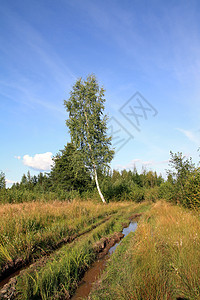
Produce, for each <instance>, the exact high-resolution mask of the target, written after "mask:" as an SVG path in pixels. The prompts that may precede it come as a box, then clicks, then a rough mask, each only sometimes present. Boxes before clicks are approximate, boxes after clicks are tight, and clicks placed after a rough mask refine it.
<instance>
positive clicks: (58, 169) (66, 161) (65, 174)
mask: <svg viewBox="0 0 200 300" xmlns="http://www.w3.org/2000/svg"><path fill="white" fill-rule="evenodd" d="M53 161H54V165H53V167H52V170H51V173H50V178H51V181H52V184H53V188H54V189H62V190H65V191H71V190H79V191H80V192H82V191H84V190H85V189H86V188H88V186H89V185H90V181H91V178H90V176H89V174H88V172H87V170H86V168H85V166H84V164H83V161H82V160H81V159H80V155H79V151H78V150H76V148H75V146H74V145H73V144H72V143H67V146H65V149H64V150H61V151H60V152H59V153H57V154H56V156H55V157H54V158H53Z"/></svg>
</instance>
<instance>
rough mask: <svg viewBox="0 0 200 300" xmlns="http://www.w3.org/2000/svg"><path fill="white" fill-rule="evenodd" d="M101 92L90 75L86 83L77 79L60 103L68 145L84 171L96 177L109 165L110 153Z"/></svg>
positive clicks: (101, 89) (103, 100) (111, 151)
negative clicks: (68, 93)
mask: <svg viewBox="0 0 200 300" xmlns="http://www.w3.org/2000/svg"><path fill="white" fill-rule="evenodd" d="M104 93H105V90H104V89H103V88H100V87H99V85H98V82H97V79H96V77H95V76H94V75H89V76H88V77H87V79H86V80H83V79H82V78H80V79H78V80H77V81H76V83H75V84H74V86H73V88H72V91H71V93H70V97H69V100H65V101H64V105H65V107H66V110H67V112H68V113H69V118H68V119H67V120H66V125H67V126H68V128H69V132H70V135H71V142H72V143H74V145H75V147H76V148H77V150H80V153H81V156H82V159H83V161H84V164H85V166H86V168H87V169H89V170H90V172H91V173H92V174H93V175H94V176H96V171H97V170H101V171H103V170H105V168H106V167H108V166H109V163H110V162H111V160H112V158H113V156H114V151H113V150H112V149H111V137H109V136H107V120H108V117H107V116H106V115H104V103H105V98H104Z"/></svg>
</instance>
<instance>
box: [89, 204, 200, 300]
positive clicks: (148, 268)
mask: <svg viewBox="0 0 200 300" xmlns="http://www.w3.org/2000/svg"><path fill="white" fill-rule="evenodd" d="M178 297H181V298H184V299H200V220H199V216H198V214H196V213H194V212H190V211H187V210H184V209H183V208H181V207H177V206H171V205H169V204H167V203H162V202H158V203H156V204H155V205H154V206H153V208H152V209H151V210H150V211H149V212H147V213H146V214H145V218H142V219H141V220H140V222H139V225H138V228H137V231H136V232H135V233H134V234H130V235H128V236H127V238H125V239H124V240H123V241H122V243H121V245H120V247H118V248H117V250H116V252H115V253H114V254H113V256H112V259H111V261H110V262H109V265H108V268H107V269H106V271H105V273H104V274H103V276H102V279H101V280H100V281H99V282H98V283H97V284H96V285H95V289H94V291H93V292H92V293H91V295H90V299H93V300H97V299H101V300H102V299H106V300H108V299H138V300H139V299H149V300H151V299H152V300H155V299H159V300H162V299H177V298H178Z"/></svg>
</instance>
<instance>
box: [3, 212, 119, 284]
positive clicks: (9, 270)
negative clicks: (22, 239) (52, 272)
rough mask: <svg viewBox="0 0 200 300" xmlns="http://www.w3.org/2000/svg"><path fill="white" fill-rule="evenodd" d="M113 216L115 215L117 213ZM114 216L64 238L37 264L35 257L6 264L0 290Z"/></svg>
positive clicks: (45, 253)
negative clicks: (14, 277)
mask: <svg viewBox="0 0 200 300" xmlns="http://www.w3.org/2000/svg"><path fill="white" fill-rule="evenodd" d="M113 215H115V213H114V214H113ZM113 215H110V216H107V217H105V218H104V219H103V220H101V221H100V222H98V223H96V224H93V225H91V226H90V227H89V228H88V229H86V230H85V231H83V232H81V233H77V234H74V235H72V236H69V237H67V238H63V239H62V240H60V241H59V242H58V243H56V244H55V246H54V248H53V249H51V250H48V252H45V251H44V252H43V253H41V257H40V258H38V259H37V260H36V261H35V262H33V257H30V259H29V260H28V259H27V260H25V259H23V258H16V259H15V260H13V261H10V262H8V263H6V264H5V265H4V266H3V267H2V270H1V274H0V289H2V287H3V286H4V284H6V283H7V282H8V280H9V279H10V278H11V277H12V276H14V275H18V274H19V272H20V270H23V269H25V268H27V267H29V266H30V265H31V264H36V263H37V262H38V261H40V260H45V261H46V259H47V257H49V256H50V255H51V254H52V253H54V252H55V251H56V250H58V249H60V248H61V247H62V246H63V245H65V244H70V243H72V242H73V241H75V240H76V239H77V238H79V237H81V236H83V235H85V234H87V233H89V232H91V231H92V230H93V229H95V228H97V227H98V226H100V225H101V224H103V223H105V222H107V221H108V220H110V218H111V217H113Z"/></svg>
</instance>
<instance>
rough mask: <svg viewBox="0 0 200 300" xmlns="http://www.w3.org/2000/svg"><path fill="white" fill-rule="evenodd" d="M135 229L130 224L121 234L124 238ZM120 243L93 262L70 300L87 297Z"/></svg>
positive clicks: (133, 225)
mask: <svg viewBox="0 0 200 300" xmlns="http://www.w3.org/2000/svg"><path fill="white" fill-rule="evenodd" d="M136 228H137V223H136V222H131V223H130V224H129V226H128V227H126V228H124V229H123V231H122V233H123V234H124V237H125V236H127V235H128V234H129V233H130V232H134V231H135V230H136ZM119 244H120V243H116V244H115V245H114V246H113V247H111V248H110V249H109V252H108V254H106V255H105V256H104V257H103V258H101V259H99V260H97V261H95V262H94V263H93V264H92V266H91V267H90V268H89V269H88V270H87V271H86V272H85V274H84V277H83V279H82V280H81V282H80V285H79V287H78V289H77V290H76V293H75V295H74V296H72V298H71V299H72V300H78V299H79V300H80V299H82V298H85V297H88V296H89V293H90V291H91V289H92V285H93V283H94V282H95V281H97V280H98V278H99V277H100V275H101V274H102V272H103V270H104V269H105V267H106V262H107V260H108V258H109V257H110V255H111V254H112V253H113V252H115V249H116V248H117V246H118V245H119Z"/></svg>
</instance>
